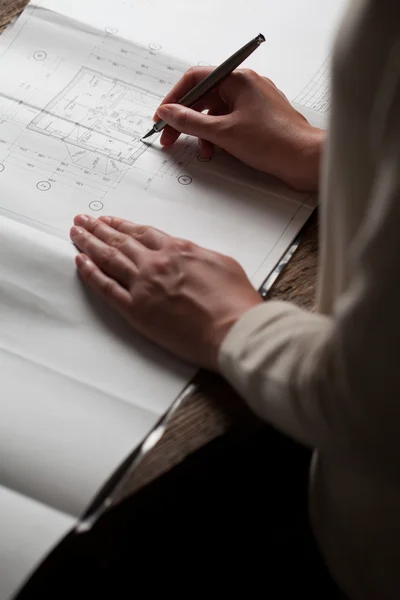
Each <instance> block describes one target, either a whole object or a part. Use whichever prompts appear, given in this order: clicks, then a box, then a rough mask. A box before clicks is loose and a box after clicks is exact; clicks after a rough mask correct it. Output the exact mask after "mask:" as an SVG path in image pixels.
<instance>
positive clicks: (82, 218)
mask: <svg viewBox="0 0 400 600" xmlns="http://www.w3.org/2000/svg"><path fill="white" fill-rule="evenodd" d="M74 223H75V224H76V225H86V223H89V217H88V216H87V215H76V217H75V219H74Z"/></svg>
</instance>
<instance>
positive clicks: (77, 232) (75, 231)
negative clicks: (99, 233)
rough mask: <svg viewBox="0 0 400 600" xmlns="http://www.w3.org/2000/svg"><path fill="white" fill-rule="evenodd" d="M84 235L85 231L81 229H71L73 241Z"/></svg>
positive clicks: (70, 233)
mask: <svg viewBox="0 0 400 600" xmlns="http://www.w3.org/2000/svg"><path fill="white" fill-rule="evenodd" d="M82 233H83V229H82V228H81V227H75V226H74V227H71V230H70V232H69V235H70V236H71V238H72V239H74V238H77V237H79V236H80V235H81V234H82Z"/></svg>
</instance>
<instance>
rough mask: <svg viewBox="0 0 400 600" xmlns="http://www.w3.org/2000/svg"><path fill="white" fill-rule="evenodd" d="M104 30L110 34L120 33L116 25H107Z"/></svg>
mask: <svg viewBox="0 0 400 600" xmlns="http://www.w3.org/2000/svg"><path fill="white" fill-rule="evenodd" d="M104 31H105V32H106V33H109V34H110V35H115V34H116V33H118V29H117V28H116V27H106V28H105V30H104Z"/></svg>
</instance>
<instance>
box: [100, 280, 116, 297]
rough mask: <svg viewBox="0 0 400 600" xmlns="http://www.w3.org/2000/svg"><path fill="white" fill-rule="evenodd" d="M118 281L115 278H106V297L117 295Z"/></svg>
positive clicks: (104, 290) (104, 292) (104, 289)
mask: <svg viewBox="0 0 400 600" xmlns="http://www.w3.org/2000/svg"><path fill="white" fill-rule="evenodd" d="M116 288H117V282H116V281H114V279H106V280H105V282H104V286H103V294H104V296H106V298H113V297H114V296H115V295H116Z"/></svg>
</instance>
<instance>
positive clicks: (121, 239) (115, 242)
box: [107, 233, 128, 250]
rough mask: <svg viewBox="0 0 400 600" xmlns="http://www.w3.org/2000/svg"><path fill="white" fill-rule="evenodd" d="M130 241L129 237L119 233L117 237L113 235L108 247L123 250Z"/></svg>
mask: <svg viewBox="0 0 400 600" xmlns="http://www.w3.org/2000/svg"><path fill="white" fill-rule="evenodd" d="M127 241H128V236H127V235H125V234H123V233H117V234H115V235H113V237H112V238H111V239H110V240H108V242H107V243H108V245H109V246H112V247H113V248H117V249H119V250H120V249H121V248H123V247H124V246H125V245H126V243H127Z"/></svg>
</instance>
